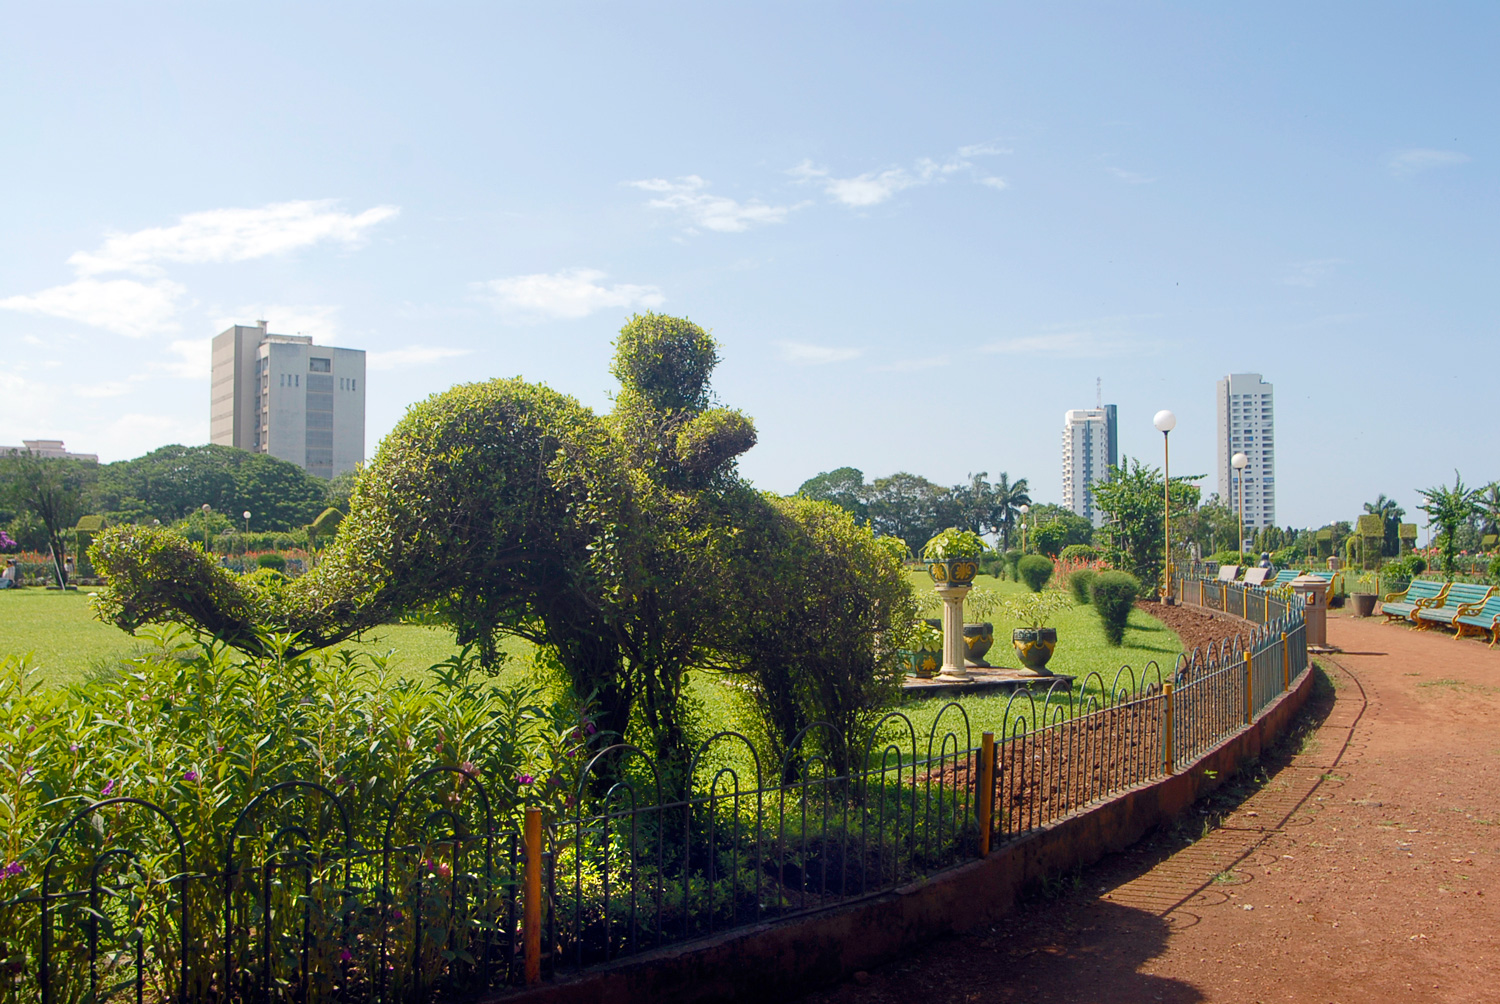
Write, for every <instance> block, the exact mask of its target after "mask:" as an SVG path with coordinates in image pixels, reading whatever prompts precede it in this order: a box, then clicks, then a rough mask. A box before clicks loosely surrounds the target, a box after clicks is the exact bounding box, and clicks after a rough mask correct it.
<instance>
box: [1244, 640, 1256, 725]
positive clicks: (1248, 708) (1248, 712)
mask: <svg viewBox="0 0 1500 1004" xmlns="http://www.w3.org/2000/svg"><path fill="white" fill-rule="evenodd" d="M1252 675H1253V674H1252V673H1251V672H1250V650H1249V649H1246V650H1245V724H1246V725H1249V724H1250V720H1251V719H1252V718H1254V717H1255V710H1254V708H1253V706H1252V704H1251V696H1250V678H1251V676H1252Z"/></svg>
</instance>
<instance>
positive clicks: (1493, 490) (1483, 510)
mask: <svg viewBox="0 0 1500 1004" xmlns="http://www.w3.org/2000/svg"><path fill="white" fill-rule="evenodd" d="M1479 509H1480V513H1479V517H1480V520H1481V521H1482V523H1483V526H1482V528H1481V529H1482V531H1483V532H1484V533H1485V534H1492V533H1495V534H1500V481H1492V482H1490V483H1489V484H1488V485H1486V486H1485V488H1484V489H1483V493H1482V494H1481V495H1480V497H1479Z"/></svg>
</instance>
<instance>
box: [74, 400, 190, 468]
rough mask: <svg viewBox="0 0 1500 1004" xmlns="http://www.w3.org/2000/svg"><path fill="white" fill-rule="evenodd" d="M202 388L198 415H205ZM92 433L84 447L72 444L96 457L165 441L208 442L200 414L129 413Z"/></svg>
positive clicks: (129, 453)
mask: <svg viewBox="0 0 1500 1004" xmlns="http://www.w3.org/2000/svg"><path fill="white" fill-rule="evenodd" d="M204 391H205V392H204V395H203V403H204V405H205V406H204V407H203V408H202V414H203V415H204V416H207V414H208V408H207V407H206V405H207V403H208V394H207V388H204ZM96 436H97V438H96V439H95V440H94V442H91V443H89V444H88V446H86V447H84V446H76V447H74V449H80V450H81V449H87V450H88V451H89V452H91V453H98V454H99V456H100V459H104V458H106V457H138V456H140V455H141V454H143V453H149V452H150V451H151V450H154V449H156V448H157V447H159V446H162V445H164V444H166V443H181V444H183V445H184V446H196V445H199V444H202V443H206V442H208V419H207V418H206V417H204V418H201V419H196V420H194V419H183V418H173V417H171V416H168V415H147V414H143V413H141V412H131V413H129V414H125V415H121V416H120V417H119V418H117V419H115V420H114V421H113V422H111V423H109V425H107V426H104V428H103V429H101V430H96Z"/></svg>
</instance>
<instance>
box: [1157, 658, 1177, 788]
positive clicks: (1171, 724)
mask: <svg viewBox="0 0 1500 1004" xmlns="http://www.w3.org/2000/svg"><path fill="white" fill-rule="evenodd" d="M1161 696H1162V697H1163V698H1164V699H1165V700H1166V710H1167V727H1166V729H1165V731H1164V732H1163V733H1162V737H1161V738H1162V745H1163V746H1164V747H1165V749H1164V750H1163V753H1164V754H1165V756H1164V759H1165V760H1166V768H1167V773H1168V774H1175V773H1176V772H1177V751H1176V748H1175V747H1176V742H1175V735H1176V729H1177V723H1176V713H1175V712H1176V702H1174V701H1173V699H1172V681H1171V680H1168V681H1167V682H1166V683H1164V684H1162V687H1161Z"/></svg>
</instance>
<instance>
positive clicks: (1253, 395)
mask: <svg viewBox="0 0 1500 1004" xmlns="http://www.w3.org/2000/svg"><path fill="white" fill-rule="evenodd" d="M1273 391H1274V388H1273V386H1272V385H1271V384H1269V383H1266V381H1265V380H1263V379H1262V378H1261V375H1260V374H1259V373H1231V374H1230V375H1229V376H1226V377H1225V378H1224V379H1222V380H1220V381H1219V390H1218V399H1219V400H1218V411H1219V450H1218V466H1219V472H1218V475H1219V476H1218V481H1219V498H1220V499H1222V500H1223V501H1224V502H1225V503H1226V504H1227V505H1229V506H1230V507H1231V508H1233V509H1234V511H1235V513H1236V514H1238V513H1239V511H1240V494H1239V493H1240V491H1241V490H1242V489H1241V485H1240V483H1239V478H1238V476H1237V475H1238V472H1236V471H1235V469H1234V466H1233V459H1234V455H1235V454H1236V453H1244V454H1245V457H1246V458H1247V459H1248V460H1249V464H1248V465H1247V466H1246V467H1245V474H1244V485H1243V491H1244V504H1245V529H1246V532H1247V533H1248V532H1249V531H1250V530H1251V529H1256V530H1259V529H1262V528H1263V527H1267V526H1275V525H1276V407H1275V404H1276V402H1275V397H1274V393H1273Z"/></svg>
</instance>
